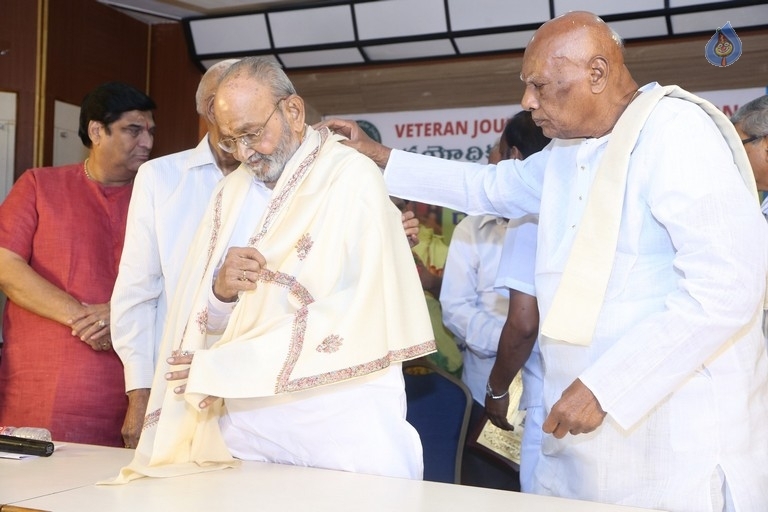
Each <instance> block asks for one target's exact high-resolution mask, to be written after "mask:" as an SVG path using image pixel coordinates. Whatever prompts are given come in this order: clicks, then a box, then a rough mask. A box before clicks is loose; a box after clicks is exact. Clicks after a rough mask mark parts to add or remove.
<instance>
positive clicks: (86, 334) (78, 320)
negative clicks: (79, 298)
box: [67, 302, 112, 352]
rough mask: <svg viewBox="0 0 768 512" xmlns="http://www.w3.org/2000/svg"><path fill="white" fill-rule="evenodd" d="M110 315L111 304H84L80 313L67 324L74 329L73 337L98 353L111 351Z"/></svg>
mask: <svg viewBox="0 0 768 512" xmlns="http://www.w3.org/2000/svg"><path fill="white" fill-rule="evenodd" d="M109 313H110V307H109V302H105V303H103V304H82V308H81V309H80V311H78V312H77V314H76V315H74V316H73V317H72V318H71V319H70V320H69V321H68V322H67V323H68V324H69V325H70V326H71V327H72V336H75V337H76V338H80V340H81V341H83V342H85V343H86V344H88V345H89V346H90V347H91V348H92V349H93V350H96V351H97V352H98V351H102V350H109V349H111V348H112V339H111V338H110V329H109Z"/></svg>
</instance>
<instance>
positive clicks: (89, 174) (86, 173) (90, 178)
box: [83, 158, 96, 181]
mask: <svg viewBox="0 0 768 512" xmlns="http://www.w3.org/2000/svg"><path fill="white" fill-rule="evenodd" d="M88 160H89V158H86V159H85V162H83V170H84V171H85V177H86V178H88V179H89V180H92V181H96V178H94V177H93V176H91V173H89V172H88Z"/></svg>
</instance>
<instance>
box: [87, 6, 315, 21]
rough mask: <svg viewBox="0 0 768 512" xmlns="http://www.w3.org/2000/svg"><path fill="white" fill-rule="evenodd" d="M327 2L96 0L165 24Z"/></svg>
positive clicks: (134, 15) (139, 17) (147, 19)
mask: <svg viewBox="0 0 768 512" xmlns="http://www.w3.org/2000/svg"><path fill="white" fill-rule="evenodd" d="M328 1H329V0H98V2H100V3H102V4H106V5H109V6H111V7H114V8H116V9H118V10H120V11H122V12H124V13H126V14H128V15H130V16H132V17H134V18H136V19H139V20H141V21H143V22H145V23H150V24H152V23H167V22H170V21H178V20H180V19H182V18H186V17H189V16H203V15H210V14H225V13H234V12H251V11H260V10H265V9H269V8H273V7H285V6H290V5H296V4H302V5H314V4H323V3H328Z"/></svg>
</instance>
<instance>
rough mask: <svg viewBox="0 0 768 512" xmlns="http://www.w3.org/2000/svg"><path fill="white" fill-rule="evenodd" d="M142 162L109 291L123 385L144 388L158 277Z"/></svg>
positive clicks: (150, 198)
mask: <svg viewBox="0 0 768 512" xmlns="http://www.w3.org/2000/svg"><path fill="white" fill-rule="evenodd" d="M150 166H151V164H144V165H143V166H142V167H141V169H140V170H139V173H138V174H137V176H136V180H135V182H134V184H133V194H132V196H131V204H130V206H129V208H128V219H127V224H126V229H125V243H124V245H123V254H122V257H121V259H120V269H119V272H118V275H117V281H116V282H115V287H114V289H113V292H112V300H111V313H110V317H111V332H112V345H113V347H114V348H115V351H116V352H117V355H118V356H120V359H121V360H122V362H123V368H124V373H125V388H126V391H131V390H133V389H141V388H150V387H151V386H152V378H153V376H154V373H155V340H156V339H157V337H158V336H159V335H160V333H156V332H155V325H156V321H155V320H156V318H155V317H156V315H157V303H158V298H159V297H160V294H161V293H162V290H163V286H164V282H163V272H162V268H161V264H160V251H159V248H158V245H157V232H156V231H155V206H154V204H155V201H154V188H155V187H154V181H153V179H152V176H153V173H152V172H151V167H150Z"/></svg>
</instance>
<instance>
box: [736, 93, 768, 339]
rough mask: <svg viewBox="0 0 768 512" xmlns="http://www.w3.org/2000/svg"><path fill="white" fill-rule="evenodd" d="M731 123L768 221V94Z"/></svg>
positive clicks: (766, 330)
mask: <svg viewBox="0 0 768 512" xmlns="http://www.w3.org/2000/svg"><path fill="white" fill-rule="evenodd" d="M731 122H732V123H733V125H734V126H735V127H736V132H737V133H738V134H739V137H741V142H742V143H743V144H744V149H745V150H746V151H747V158H749V165H751V166H752V172H753V173H754V174H755V183H756V184H757V190H759V191H760V192H761V193H762V194H763V196H764V197H763V203H762V205H761V209H762V210H763V215H764V216H765V220H768V94H766V95H764V96H760V97H759V98H755V99H754V100H752V101H750V102H749V103H747V104H745V105H742V106H741V108H739V110H737V111H736V113H735V114H733V116H731ZM763 334H764V335H765V337H766V340H768V313H764V314H763Z"/></svg>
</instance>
